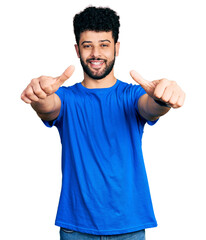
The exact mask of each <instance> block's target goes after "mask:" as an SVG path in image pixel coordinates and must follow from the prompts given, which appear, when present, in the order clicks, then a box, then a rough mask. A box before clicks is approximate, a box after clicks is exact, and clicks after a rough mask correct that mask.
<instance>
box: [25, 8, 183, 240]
mask: <svg viewBox="0 0 206 240" xmlns="http://www.w3.org/2000/svg"><path fill="white" fill-rule="evenodd" d="M119 26H120V24H119V17H118V16H117V14H116V13H115V12H114V11H113V10H111V9H109V8H95V7H89V8H86V9H85V10H84V11H83V12H81V13H80V14H77V15H76V16H75V17H74V32H75V37H76V45H75V48H76V52H77V56H78V57H79V58H80V62H81V65H82V67H83V70H84V80H83V81H82V82H80V83H77V84H75V85H73V86H70V87H60V86H61V85H62V84H63V83H64V82H65V81H66V80H67V79H68V78H69V77H70V76H71V75H72V73H73V71H74V66H70V67H69V68H67V69H66V70H65V72H64V73H63V74H62V75H61V76H59V77H57V78H52V77H46V76H41V77H39V78H37V79H33V80H32V81H31V83H30V84H29V85H28V86H27V88H26V89H25V90H24V91H23V93H22V96H21V98H22V100H23V101H25V102H26V103H30V104H31V106H32V107H33V109H34V110H35V111H36V112H37V114H38V115H39V117H40V118H41V119H42V120H43V122H44V123H45V124H46V126H48V127H52V126H54V125H55V126H56V127H57V128H58V130H59V134H60V138H61V142H62V175H63V178H62V190H61V196H60V201H59V207H58V212H57V217H56V222H55V224H56V225H57V226H60V227H61V230H60V236H61V239H62V240H64V239H79V240H81V239H100V236H103V235H104V236H105V235H112V236H110V239H141V240H142V239H144V236H145V230H144V229H146V228H150V227H155V226H157V223H156V219H155V216H154V212H153V207H152V201H151V197H150V191H149V186H148V181H147V176H146V171H145V166H144V160H143V155H142V148H141V140H142V134H143V128H144V125H145V123H148V124H150V125H153V124H155V123H156V121H157V120H158V119H159V117H160V116H162V115H164V114H166V113H167V112H168V111H169V110H170V108H171V107H173V108H178V107H181V106H182V105H183V103H184V98H185V94H184V92H183V91H182V90H181V88H180V87H179V86H178V85H177V84H176V83H175V82H174V81H169V80H167V79H161V80H155V81H153V82H149V81H147V80H145V79H143V78H142V77H141V76H140V75H139V74H138V73H137V72H135V71H131V72H130V74H131V76H132V78H133V79H134V80H135V81H136V82H137V83H138V84H139V85H132V84H127V83H125V82H122V81H120V80H118V79H116V78H115V76H114V69H113V66H114V63H115V57H116V56H118V53H119V48H120V43H119V42H118V34H119ZM101 239H102V238H101ZM104 239H106V237H105V238H104Z"/></svg>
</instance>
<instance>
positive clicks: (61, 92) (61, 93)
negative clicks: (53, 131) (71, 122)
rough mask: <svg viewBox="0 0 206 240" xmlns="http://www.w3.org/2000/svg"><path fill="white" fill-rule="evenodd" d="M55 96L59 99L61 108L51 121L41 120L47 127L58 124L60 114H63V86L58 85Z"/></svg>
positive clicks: (60, 117)
mask: <svg viewBox="0 0 206 240" xmlns="http://www.w3.org/2000/svg"><path fill="white" fill-rule="evenodd" d="M55 93H56V94H57V96H58V97H59V98H60V100H61V109H60V113H59V115H58V117H57V118H56V119H54V120H53V121H45V120H42V122H43V123H44V124H45V125H46V126H47V127H50V128H51V127H53V126H58V124H59V123H60V122H61V119H62V116H63V109H64V102H65V87H60V88H59V89H58V90H57V91H56V92H55Z"/></svg>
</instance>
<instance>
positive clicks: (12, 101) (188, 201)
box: [0, 0, 206, 240]
mask: <svg viewBox="0 0 206 240" xmlns="http://www.w3.org/2000/svg"><path fill="white" fill-rule="evenodd" d="M89 4H93V5H96V6H109V7H111V8H113V9H114V10H115V11H117V13H118V14H119V15H120V21H121V28H120V38H119V40H120V42H121V49H120V56H119V57H118V58H117V62H116V67H115V75H116V77H117V78H119V79H120V80H122V81H125V82H128V83H134V81H133V80H132V79H131V77H130V75H129V71H130V70H132V69H135V70H136V71H138V72H139V73H140V74H141V75H142V76H143V77H144V78H146V79H148V80H155V79H160V78H163V77H165V78H168V79H171V80H175V81H177V82H178V83H179V85H180V86H181V87H182V88H183V90H184V91H185V92H186V94H187V98H186V102H185V105H184V107H183V108H181V109H179V110H171V111H170V113H169V114H168V115H166V116H165V117H162V119H161V120H160V121H159V122H158V124H156V125H155V126H153V127H150V126H146V128H145V134H144V137H143V150H144V157H145V164H146V168H147V173H148V178H149V183H150V188H151V194H152V199H153V204H154V210H155V214H156V218H157V221H158V224H159V226H158V227H157V228H154V229H148V230H147V239H148V240H165V239H167V240H173V239H177V240H179V239H181V240H182V239H187V240H193V239H206V233H205V223H206V222H205V216H206V207H205V203H206V193H205V192H206V191H205V189H206V187H205V184H206V174H205V166H206V165H205V160H206V154H205V149H206V146H205V142H206V140H205V134H206V129H205V123H204V121H205V117H206V116H205V87H206V84H205V81H206V74H205V70H206V67H205V63H206V57H205V56H206V47H205V46H206V36H205V23H206V14H205V12H206V7H205V5H204V0H202V1H201V0H195V1H194V0H193V1H191V0H172V1H169V0H147V1H146V0H141V1H140V0H139V1H138V0H136V1H130V0H127V1H111V0H110V1H108V0H104V1H103V0H102V1H98V0H96V1H81V0H75V1H69V0H67V1H66V0H65V1H64V0H58V1H56V0H55V1H54V0H29V1H28V0H18V1H15V0H7V1H4V2H3V1H2V2H1V3H0V23H1V31H0V33H1V38H0V41H1V43H0V61H1V64H0V71H1V74H0V76H1V85H0V86H1V93H0V98H1V102H0V104H1V108H0V109H1V120H0V121H1V122H0V128H1V129H0V131H1V132H0V133H1V135H0V136H1V151H0V191H1V197H0V229H1V230H0V239H3V240H9V239H21V240H27V239H30V240H36V239H40V240H41V239H50V240H57V239H59V233H58V231H59V229H58V227H56V226H54V220H55V215H56V209H57V205H58V200H59V193H60V186H61V166H60V162H61V160H60V158H61V145H60V139H59V136H58V132H57V130H56V128H52V129H48V128H46V127H45V126H44V125H43V124H42V122H41V121H40V119H39V118H38V117H37V116H36V114H35V112H34V111H33V110H32V109H31V107H30V106H29V105H27V104H25V103H24V102H22V101H21V100H20V95H21V92H22V91H23V90H24V88H25V87H26V86H27V84H28V83H29V82H30V80H31V79H32V78H35V77H39V76H41V75H49V76H54V77H56V76H58V75H60V74H61V73H62V72H63V71H64V70H65V69H66V68H67V67H68V66H69V65H70V64H74V65H75V66H76V71H75V73H74V74H73V76H72V77H71V78H70V79H69V80H68V81H67V82H66V83H65V85H67V86H69V85H73V84H74V83H76V82H80V81H82V79H83V73H82V69H81V66H80V64H79V60H78V59H77V57H76V53H75V50H74V43H75V39H74V36H73V26H72V20H73V16H74V15H75V14H76V13H77V12H79V11H81V10H82V9H84V8H85V7H87V6H88V5H89ZM128 207H129V206H128Z"/></svg>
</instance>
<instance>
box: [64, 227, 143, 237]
mask: <svg viewBox="0 0 206 240" xmlns="http://www.w3.org/2000/svg"><path fill="white" fill-rule="evenodd" d="M60 240H145V230H141V231H137V232H132V233H126V234H119V235H108V236H99V235H92V234H87V233H80V232H75V231H72V230H69V229H65V228H60Z"/></svg>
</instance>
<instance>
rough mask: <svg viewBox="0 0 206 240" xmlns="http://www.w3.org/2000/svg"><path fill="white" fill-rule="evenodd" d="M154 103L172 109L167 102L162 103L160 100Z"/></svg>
mask: <svg viewBox="0 0 206 240" xmlns="http://www.w3.org/2000/svg"><path fill="white" fill-rule="evenodd" d="M154 101H155V103H157V104H158V105H159V106H161V107H167V108H171V107H170V106H169V105H168V104H167V103H165V102H162V101H160V100H155V99H154Z"/></svg>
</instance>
